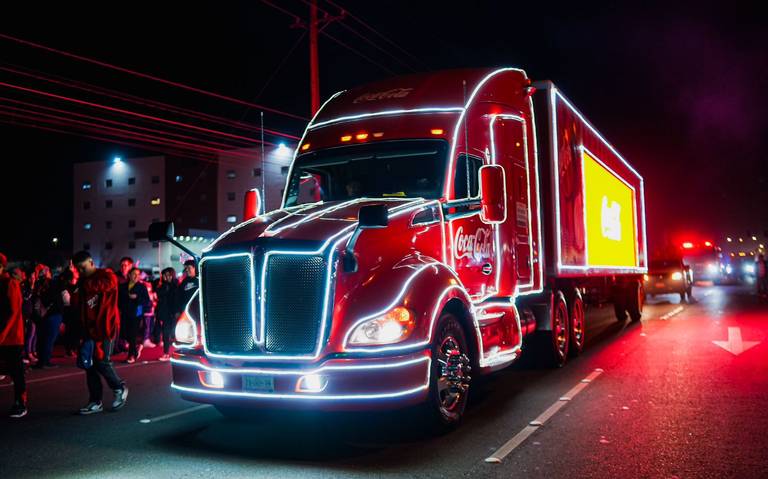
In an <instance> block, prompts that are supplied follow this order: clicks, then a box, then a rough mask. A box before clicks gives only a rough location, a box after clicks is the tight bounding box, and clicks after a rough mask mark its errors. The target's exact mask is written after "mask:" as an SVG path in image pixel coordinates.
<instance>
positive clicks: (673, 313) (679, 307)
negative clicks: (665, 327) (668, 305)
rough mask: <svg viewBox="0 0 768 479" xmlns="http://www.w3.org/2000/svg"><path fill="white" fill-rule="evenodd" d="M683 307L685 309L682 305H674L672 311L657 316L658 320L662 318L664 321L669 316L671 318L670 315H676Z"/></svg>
mask: <svg viewBox="0 0 768 479" xmlns="http://www.w3.org/2000/svg"><path fill="white" fill-rule="evenodd" d="M684 309H685V308H684V307H682V306H678V307H676V308H675V309H673V310H672V311H670V312H668V313H667V314H664V315H662V316H659V319H660V320H662V321H666V320H668V319H669V318H671V317H672V316H675V315H677V314H680V313H682V312H683V310H684Z"/></svg>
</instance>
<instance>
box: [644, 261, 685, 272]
mask: <svg viewBox="0 0 768 479" xmlns="http://www.w3.org/2000/svg"><path fill="white" fill-rule="evenodd" d="M670 268H678V269H679V268H680V260H679V259H660V260H653V261H651V265H650V269H652V270H659V269H662V270H663V269H670Z"/></svg>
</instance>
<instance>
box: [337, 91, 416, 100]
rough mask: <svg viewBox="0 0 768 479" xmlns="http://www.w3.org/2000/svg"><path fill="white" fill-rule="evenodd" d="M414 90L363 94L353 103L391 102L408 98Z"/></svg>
mask: <svg viewBox="0 0 768 479" xmlns="http://www.w3.org/2000/svg"><path fill="white" fill-rule="evenodd" d="M412 91H413V88H392V89H391V90H386V91H379V92H376V93H363V94H362V95H360V96H359V97H357V98H355V99H354V100H352V103H362V102H364V101H377V100H389V99H390V98H404V97H407V96H408V95H409V94H410V93H411V92H412Z"/></svg>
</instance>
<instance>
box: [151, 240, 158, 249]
mask: <svg viewBox="0 0 768 479" xmlns="http://www.w3.org/2000/svg"><path fill="white" fill-rule="evenodd" d="M152 247H153V248H159V247H160V243H158V242H157V241H153V242H152Z"/></svg>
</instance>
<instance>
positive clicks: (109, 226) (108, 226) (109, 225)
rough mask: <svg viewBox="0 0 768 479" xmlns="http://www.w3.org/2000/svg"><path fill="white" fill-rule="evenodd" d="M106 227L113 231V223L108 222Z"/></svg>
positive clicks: (105, 224)
mask: <svg viewBox="0 0 768 479" xmlns="http://www.w3.org/2000/svg"><path fill="white" fill-rule="evenodd" d="M104 226H106V227H107V229H108V230H111V229H112V222H111V221H107V222H106V223H104Z"/></svg>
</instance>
